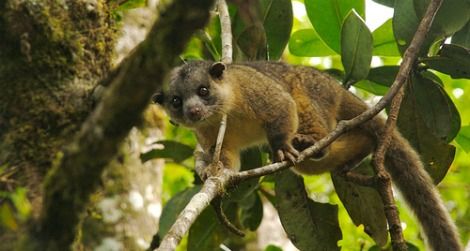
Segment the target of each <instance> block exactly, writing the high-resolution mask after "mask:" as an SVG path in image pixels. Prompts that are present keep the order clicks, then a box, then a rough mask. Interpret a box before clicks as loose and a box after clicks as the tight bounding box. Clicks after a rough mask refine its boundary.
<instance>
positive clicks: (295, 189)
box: [275, 170, 342, 250]
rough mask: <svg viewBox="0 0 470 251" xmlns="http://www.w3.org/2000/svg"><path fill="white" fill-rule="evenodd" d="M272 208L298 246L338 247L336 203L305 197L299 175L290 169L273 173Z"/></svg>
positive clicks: (302, 248) (313, 248)
mask: <svg viewBox="0 0 470 251" xmlns="http://www.w3.org/2000/svg"><path fill="white" fill-rule="evenodd" d="M275 190H276V201H277V203H276V208H277V210H278V213H279V217H280V219H281V223H282V226H283V227H284V230H285V231H286V233H287V235H288V237H289V239H290V240H291V241H292V243H293V244H294V245H295V246H296V247H297V248H298V249H300V250H340V248H339V247H338V245H337V242H338V241H339V240H340V239H341V237H342V234H341V229H340V227H339V224H338V207H337V206H335V205H330V204H322V203H318V202H314V201H313V200H311V199H309V198H308V196H307V193H306V191H305V186H304V182H303V178H302V177H300V176H298V175H296V174H294V173H293V172H292V171H290V170H286V171H282V172H280V173H278V174H276V186H275Z"/></svg>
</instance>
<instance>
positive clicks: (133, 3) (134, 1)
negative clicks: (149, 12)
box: [116, 0, 147, 11]
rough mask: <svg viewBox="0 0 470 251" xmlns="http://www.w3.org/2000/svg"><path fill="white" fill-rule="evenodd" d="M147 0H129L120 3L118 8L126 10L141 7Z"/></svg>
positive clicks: (118, 9)
mask: <svg viewBox="0 0 470 251" xmlns="http://www.w3.org/2000/svg"><path fill="white" fill-rule="evenodd" d="M146 2H147V1H146V0H127V1H125V2H124V3H123V4H121V5H119V7H118V8H117V9H116V10H117V11H125V10H130V9H135V8H139V7H144V6H145V4H146Z"/></svg>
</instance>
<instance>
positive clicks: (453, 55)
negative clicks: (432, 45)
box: [421, 44, 470, 78]
mask: <svg viewBox="0 0 470 251" xmlns="http://www.w3.org/2000/svg"><path fill="white" fill-rule="evenodd" d="M421 62H422V63H424V64H426V65H427V66H429V67H430V68H432V69H434V70H437V71H440V72H442V73H445V74H448V75H450V76H451V77H452V78H470V50H469V49H466V48H463V47H461V46H458V45H454V44H445V45H444V46H442V49H441V50H440V51H439V55H438V56H434V57H429V58H423V59H422V60H421Z"/></svg>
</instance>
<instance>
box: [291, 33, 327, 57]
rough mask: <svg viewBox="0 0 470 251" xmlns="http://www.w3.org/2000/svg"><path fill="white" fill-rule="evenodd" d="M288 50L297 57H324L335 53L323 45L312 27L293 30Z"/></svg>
mask: <svg viewBox="0 0 470 251" xmlns="http://www.w3.org/2000/svg"><path fill="white" fill-rule="evenodd" d="M289 51H290V53H292V55H295V56H299V57H324V56H331V55H335V54H336V52H335V51H333V50H332V49H330V48H329V47H328V46H326V45H325V43H324V42H323V41H322V40H321V39H320V37H318V34H317V33H316V32H315V30H314V29H303V30H298V31H296V32H294V34H292V36H291V38H290V40H289Z"/></svg>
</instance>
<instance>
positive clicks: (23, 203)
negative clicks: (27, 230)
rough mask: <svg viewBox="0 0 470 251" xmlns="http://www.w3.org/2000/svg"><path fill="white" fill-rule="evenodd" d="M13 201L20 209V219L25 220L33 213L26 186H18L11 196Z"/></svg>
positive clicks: (18, 209) (17, 208)
mask: <svg viewBox="0 0 470 251" xmlns="http://www.w3.org/2000/svg"><path fill="white" fill-rule="evenodd" d="M10 198H11V201H12V202H13V204H14V205H15V208H16V210H17V211H18V216H19V217H20V219H22V220H25V219H27V218H28V217H29V215H30V213H31V203H30V202H29V200H28V194H27V190H26V188H24V187H18V188H16V190H15V192H14V193H12V194H11V196H10Z"/></svg>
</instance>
